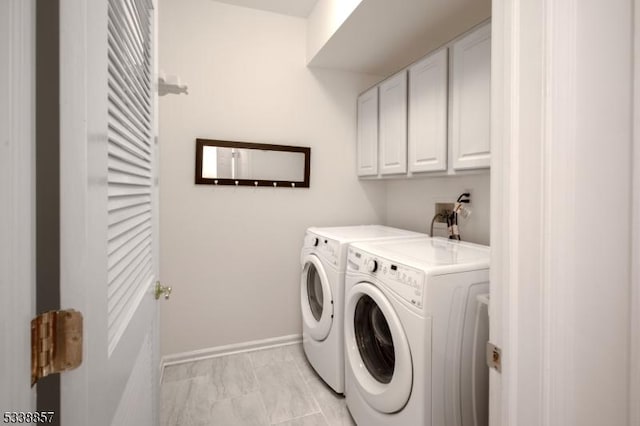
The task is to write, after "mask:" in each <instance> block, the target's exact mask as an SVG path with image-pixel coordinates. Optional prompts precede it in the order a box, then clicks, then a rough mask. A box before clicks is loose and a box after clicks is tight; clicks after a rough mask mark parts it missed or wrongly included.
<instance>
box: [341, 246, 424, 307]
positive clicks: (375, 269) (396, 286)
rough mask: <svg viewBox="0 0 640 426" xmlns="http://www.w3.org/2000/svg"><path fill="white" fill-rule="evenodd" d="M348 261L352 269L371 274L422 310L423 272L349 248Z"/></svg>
mask: <svg viewBox="0 0 640 426" xmlns="http://www.w3.org/2000/svg"><path fill="white" fill-rule="evenodd" d="M347 260H348V262H347V263H348V267H349V268H350V269H353V270H356V271H361V272H368V273H370V274H371V275H372V276H374V277H376V278H377V279H378V280H380V281H382V283H383V284H384V285H385V286H386V287H387V288H389V289H390V290H392V291H393V292H394V293H396V294H397V295H398V296H400V297H402V298H403V299H404V300H406V301H407V302H409V303H411V304H412V305H414V306H416V307H418V308H422V306H423V303H424V273H423V272H422V271H420V270H417V269H413V268H410V267H408V266H406V265H402V264H399V263H395V262H391V261H389V260H387V259H384V258H379V257H377V256H375V255H372V254H370V253H367V252H364V251H361V250H357V249H353V248H349V253H348V256H347Z"/></svg>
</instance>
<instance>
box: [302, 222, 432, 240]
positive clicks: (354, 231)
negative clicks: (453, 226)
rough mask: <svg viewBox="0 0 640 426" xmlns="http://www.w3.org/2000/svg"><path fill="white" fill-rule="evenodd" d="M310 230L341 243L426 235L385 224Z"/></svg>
mask: <svg viewBox="0 0 640 426" xmlns="http://www.w3.org/2000/svg"><path fill="white" fill-rule="evenodd" d="M308 231H309V232H311V233H314V234H316V235H318V236H321V237H325V238H330V239H332V240H336V241H339V242H341V243H348V242H350V241H366V240H375V239H382V238H403V237H426V236H427V235H426V234H421V233H419V232H413V231H407V230H405V229H399V228H392V227H389V226H383V225H358V226H335V227H327V228H319V227H311V228H309V229H308Z"/></svg>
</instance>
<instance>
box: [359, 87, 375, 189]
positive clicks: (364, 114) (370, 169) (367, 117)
mask: <svg viewBox="0 0 640 426" xmlns="http://www.w3.org/2000/svg"><path fill="white" fill-rule="evenodd" d="M357 131H358V144H357V150H358V176H376V175H377V174H378V87H377V86H376V87H374V88H372V89H369V90H367V91H366V92H364V93H363V94H362V95H360V96H359V97H358V129H357Z"/></svg>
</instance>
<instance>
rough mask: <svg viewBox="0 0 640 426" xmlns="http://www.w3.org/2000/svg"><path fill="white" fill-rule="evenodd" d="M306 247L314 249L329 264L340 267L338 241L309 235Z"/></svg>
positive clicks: (306, 239)
mask: <svg viewBox="0 0 640 426" xmlns="http://www.w3.org/2000/svg"><path fill="white" fill-rule="evenodd" d="M304 245H305V247H309V248H314V249H315V250H316V251H317V253H318V254H320V255H321V256H322V257H323V258H324V259H325V260H327V261H328V262H329V263H331V264H333V265H338V256H339V255H340V244H339V243H338V242H337V241H335V240H332V239H329V238H324V237H322V236H319V235H315V234H307V236H306V238H305V244H304Z"/></svg>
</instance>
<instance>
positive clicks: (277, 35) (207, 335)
mask: <svg viewBox="0 0 640 426" xmlns="http://www.w3.org/2000/svg"><path fill="white" fill-rule="evenodd" d="M159 10H160V23H159V25H160V41H159V43H160V52H159V55H160V69H161V70H163V71H165V72H166V73H167V74H177V75H179V76H180V77H181V79H182V81H184V82H185V83H187V84H188V85H189V95H187V96H185V95H180V96H176V95H171V96H165V97H162V98H161V99H160V149H161V162H160V179H161V184H160V187H161V192H160V221H161V225H160V234H161V256H160V261H161V279H162V281H163V282H164V283H165V284H166V285H171V286H173V288H174V292H173V294H172V296H171V300H169V301H168V302H167V303H163V304H162V314H161V322H162V323H161V330H162V331H161V341H162V343H161V345H162V353H163V354H171V353H180V352H185V351H191V350H196V349H204V348H208V347H213V346H219V345H225V344H232V343H237V342H245V341H251V340H256V339H264V338H270V337H277V336H283V335H289V334H295V333H300V312H299V303H298V300H297V298H298V297H299V296H298V294H299V292H298V286H299V282H298V280H299V269H300V266H299V254H300V247H301V245H302V238H303V235H304V230H305V228H306V227H308V226H311V225H319V226H326V225H341V224H345V225H346V224H352V223H376V222H377V223H381V222H384V219H385V218H384V215H385V186H384V184H382V183H379V182H360V181H358V179H357V177H356V173H355V143H354V141H355V120H356V117H355V107H356V103H355V99H356V96H357V94H358V93H359V92H360V91H362V90H363V89H365V88H366V87H368V86H369V85H371V84H373V83H374V82H375V81H376V78H375V77H371V76H363V75H358V74H350V73H343V72H333V71H321V70H311V69H308V68H307V67H306V21H305V20H303V19H300V18H293V17H287V16H283V15H277V14H273V13H269V12H262V11H257V10H252V9H247V8H241V7H236V6H231V5H227V4H222V3H218V2H215V1H211V0H187V1H181V2H177V1H169V0H161V3H160V7H159ZM197 137H203V138H211V139H226V140H238V141H250V142H265V143H283V144H290V145H302V146H310V147H311V188H309V189H273V188H257V189H256V188H247V187H241V188H235V187H214V186H207V185H194V183H193V182H194V163H195V139H196V138H197Z"/></svg>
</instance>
